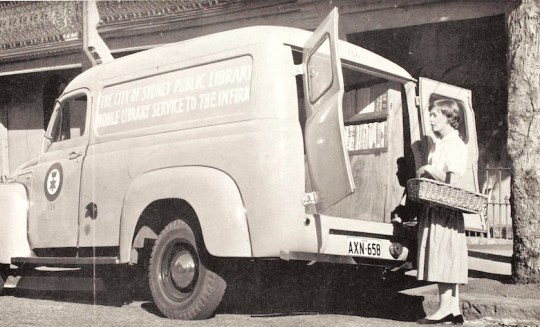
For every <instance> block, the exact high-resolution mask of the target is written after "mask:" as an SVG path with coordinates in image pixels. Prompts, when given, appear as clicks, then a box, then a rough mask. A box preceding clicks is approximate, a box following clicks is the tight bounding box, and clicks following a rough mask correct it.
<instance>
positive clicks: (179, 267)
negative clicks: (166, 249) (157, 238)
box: [171, 250, 195, 289]
mask: <svg viewBox="0 0 540 327" xmlns="http://www.w3.org/2000/svg"><path fill="white" fill-rule="evenodd" d="M171 277H172V280H173V281H174V284H175V285H176V286H177V287H178V288H181V289H184V288H186V287H188V286H189V285H191V283H192V282H193V278H194V277H195V260H194V259H193V256H192V255H191V253H190V252H189V251H187V250H182V251H179V252H178V253H176V255H175V256H174V257H173V259H172V261H171Z"/></svg>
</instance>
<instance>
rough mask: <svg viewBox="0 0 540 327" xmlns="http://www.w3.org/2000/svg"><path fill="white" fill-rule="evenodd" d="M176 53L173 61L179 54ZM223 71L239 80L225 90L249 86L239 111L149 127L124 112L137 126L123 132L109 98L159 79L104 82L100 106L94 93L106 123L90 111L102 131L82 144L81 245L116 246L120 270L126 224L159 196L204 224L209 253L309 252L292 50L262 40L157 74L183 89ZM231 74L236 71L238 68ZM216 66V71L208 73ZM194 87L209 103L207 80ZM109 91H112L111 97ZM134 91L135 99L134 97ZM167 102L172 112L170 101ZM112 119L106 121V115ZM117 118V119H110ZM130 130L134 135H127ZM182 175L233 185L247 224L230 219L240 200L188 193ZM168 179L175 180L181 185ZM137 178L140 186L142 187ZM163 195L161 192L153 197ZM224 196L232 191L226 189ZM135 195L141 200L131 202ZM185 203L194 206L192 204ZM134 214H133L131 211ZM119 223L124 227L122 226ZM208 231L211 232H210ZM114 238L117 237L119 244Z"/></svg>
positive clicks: (312, 232) (209, 111) (312, 237)
mask: <svg viewBox="0 0 540 327" xmlns="http://www.w3.org/2000/svg"><path fill="white" fill-rule="evenodd" d="M178 51H179V53H178V56H179V57H180V56H181V55H182V53H181V52H182V49H178ZM184 55H185V54H184ZM246 56H247V57H246ZM249 58H252V59H251V60H252V61H251V62H252V69H251V76H250V80H249V81H246V78H245V76H246V75H244V73H247V72H249V70H243V68H242V67H245V66H246V64H249V62H250V61H249V60H247V61H246V59H249ZM229 60H230V61H229ZM205 63H208V65H209V66H210V68H212V69H209V68H207V67H205V68H201V70H198V69H196V67H198V66H197V65H200V66H201V67H202V66H204V65H206V64H205ZM216 63H219V64H216ZM227 63H230V68H231V69H232V72H233V73H235V72H237V71H238V72H239V73H240V75H231V76H241V78H240V79H238V78H232V79H230V80H228V81H229V82H227V83H229V85H230V88H229V89H230V90H236V89H237V88H238V87H242V88H244V89H245V88H246V85H248V84H246V83H249V86H250V87H249V94H247V95H246V93H245V92H244V93H243V95H244V97H243V98H242V101H241V103H239V104H240V106H239V107H238V108H237V107H230V110H226V108H225V107H220V106H219V105H218V106H217V107H215V108H213V107H212V105H210V107H208V108H205V109H204V110H203V111H200V112H197V113H196V114H195V113H190V115H191V114H192V115H191V116H189V115H183V112H181V111H178V112H175V111H170V113H171V117H170V119H169V120H165V121H161V120H155V122H156V124H152V125H150V124H149V121H142V120H139V119H141V118H142V119H145V117H146V116H141V115H139V114H138V111H137V110H135V111H133V112H132V113H134V114H135V116H131V117H132V119H135V120H137V121H135V120H132V121H130V122H129V123H128V124H126V125H124V126H125V127H126V128H125V129H120V125H121V124H123V123H122V117H123V116H122V114H123V112H125V110H128V107H126V108H125V110H124V107H122V106H121V105H120V106H119V107H118V109H114V108H113V107H109V105H110V106H113V104H114V103H115V102H114V101H116V100H115V99H116V98H115V97H116V96H117V95H116V94H118V96H119V98H118V99H125V98H123V96H125V95H126V94H127V93H125V91H127V90H139V89H140V92H142V93H140V94H144V90H145V87H146V86H145V84H144V83H143V82H142V81H144V80H145V78H146V77H145V76H151V77H152V78H151V79H148V81H150V82H152V83H151V84H149V85H160V84H159V82H160V80H159V79H158V78H157V76H159V75H156V72H157V71H158V70H157V68H156V69H155V70H152V71H151V72H139V73H137V74H136V75H137V76H135V75H133V76H128V77H129V78H128V77H126V80H120V77H119V78H118V79H115V80H114V81H109V82H108V83H112V84H110V85H112V86H111V87H110V88H109V91H107V92H108V93H106V95H104V96H102V97H101V98H100V95H99V94H96V95H95V96H96V98H98V99H101V100H96V101H95V102H96V103H98V104H99V106H104V107H102V109H104V111H101V112H102V113H103V114H104V115H102V116H98V114H97V113H99V112H100V111H99V110H100V109H99V108H95V111H94V118H93V120H92V121H93V123H94V125H93V126H94V127H93V128H94V129H95V128H96V126H100V127H99V129H100V131H101V132H100V133H99V134H95V135H94V137H93V138H92V140H91V142H90V146H89V150H88V156H87V160H88V162H87V163H85V167H86V168H88V171H86V172H84V177H83V184H85V185H86V186H84V185H83V191H82V194H81V206H82V207H83V210H84V206H85V205H87V204H88V203H90V202H93V203H95V204H96V205H97V208H98V214H97V218H96V219H93V220H92V219H85V223H83V224H81V225H80V226H81V229H80V233H79V236H80V239H79V240H80V242H79V245H80V246H82V247H84V246H91V245H93V246H98V247H111V246H113V247H114V246H119V245H120V246H121V251H122V254H121V257H122V261H123V262H126V260H129V250H128V249H129V248H131V244H130V245H129V247H128V245H127V244H128V243H129V242H131V241H132V239H131V238H132V237H133V235H132V234H133V229H134V227H131V226H135V224H136V219H138V218H139V217H138V215H139V214H140V212H141V211H142V210H143V209H144V206H145V205H147V204H148V203H150V201H154V200H158V196H164V197H165V198H170V197H175V198H181V197H180V196H179V195H181V196H183V197H184V200H186V201H187V202H188V203H189V204H190V205H191V206H192V207H193V208H194V210H195V211H196V213H197V214H199V213H201V215H202V217H199V219H200V220H201V226H202V229H203V233H204V234H205V235H204V241H205V243H206V245H207V247H209V248H208V250H209V251H210V253H212V254H215V255H218V256H221V255H227V256H229V255H231V256H253V257H278V256H279V254H280V251H281V250H297V251H306V252H316V251H317V249H318V241H317V232H316V226H315V224H314V223H311V224H305V208H304V206H303V204H302V198H303V195H304V192H305V188H304V187H305V170H304V150H303V137H302V130H301V127H300V122H299V116H298V115H299V114H298V99H297V91H296V77H295V74H294V69H293V58H292V53H291V49H290V47H288V46H285V45H283V44H282V43H279V42H273V41H270V42H265V43H262V44H257V45H253V46H250V47H246V48H239V49H235V50H230V51H227V52H226V53H223V52H219V53H215V54H212V55H209V56H207V57H204V58H200V57H198V58H193V59H190V60H186V59H184V60H183V61H182V62H181V64H182V65H183V66H180V62H179V63H178V64H175V65H173V66H171V67H164V66H160V67H158V68H159V71H163V72H173V71H174V72H178V73H174V74H175V75H174V76H175V78H176V79H175V80H174V83H176V81H177V80H180V81H183V79H184V78H188V77H190V76H191V77H193V76H195V80H197V76H199V75H200V76H205V77H203V79H205V78H206V77H210V76H216V75H215V74H216V73H217V72H223V71H228V69H229V68H227V67H228V66H227ZM182 67H186V69H187V70H186V73H183V72H181V70H182V69H183V68H182ZM216 67H217V68H216ZM238 67H239V68H240V70H237V68H238ZM214 68H216V69H217V71H214V70H213V69H214ZM199 73H200V74H199ZM166 74H168V73H166ZM220 74H221V73H220ZM171 76H172V75H171ZM167 78H169V77H167ZM135 81H136V84H134V87H133V88H130V87H129V86H127V85H126V86H123V83H126V84H129V83H132V82H133V83H135ZM156 83H158V84H156ZM99 85H101V84H100V83H98V85H97V87H99ZM163 85H166V84H163ZM170 85H174V84H170ZM182 85H183V84H182ZM196 85H199V84H196ZM199 86H201V88H199V87H197V91H196V92H199V93H197V94H198V96H197V97H198V98H199V99H203V98H206V95H204V94H210V95H211V93H208V92H213V91H212V90H213V88H212V87H211V86H210V84H206V82H202V84H200V85H199ZM113 87H114V88H116V89H113ZM220 87H221V89H220V90H221V91H220V92H225V91H226V90H228V89H227V88H225V85H221V84H220ZM204 88H207V89H206V90H204ZM114 90H118V92H113V91H114ZM167 90H172V89H169V88H167V87H164V88H163V95H159V96H158V93H155V97H154V98H152V101H155V102H148V103H147V104H146V105H148V104H150V105H151V106H153V105H154V103H157V104H159V105H161V104H163V103H164V102H163V101H165V100H166V101H168V100H167V99H172V98H170V95H169V94H170V93H169V92H168V91H167ZM134 92H135V93H134V94H137V92H138V91H134ZM189 92H191V91H189ZM189 92H188V93H189ZM98 93H99V92H98ZM188 93H184V95H187V94H188ZM130 94H131V93H130ZM212 94H213V93H212ZM184 95H183V96H184ZM111 96H112V98H111ZM245 96H248V97H247V98H246V97H245ZM103 101H105V102H103ZM108 101H112V102H110V103H109V102H108ZM118 101H120V102H119V103H121V102H122V100H118ZM101 103H103V105H101ZM105 103H106V104H105ZM217 103H220V102H219V101H218V102H217ZM170 104H171V105H173V106H176V107H175V108H177V109H178V108H180V107H178V105H179V103H178V102H171V103H170ZM105 107H106V108H105ZM129 108H131V107H129ZM151 108H152V107H151ZM171 108H172V107H171ZM214 109H216V110H214ZM130 110H131V109H130ZM150 110H152V109H150ZM113 112H114V113H115V114H114V115H113V114H111V113H113ZM117 113H118V114H117ZM141 113H142V111H141ZM175 115H178V116H175ZM117 117H119V119H120V120H116V118H117ZM149 117H150V116H149ZM182 117H184V118H186V119H183V118H182ZM98 121H99V123H98ZM98 124H99V125H98ZM130 126H131V127H133V128H129V127H130ZM176 167H178V170H176ZM181 167H208V169H214V170H215V171H220V172H222V173H223V174H224V175H225V176H229V177H230V179H231V180H232V181H233V182H234V184H235V185H236V188H237V190H236V192H238V191H239V195H238V196H239V197H241V200H242V201H241V203H242V204H243V208H245V210H246V215H247V224H246V225H243V223H240V222H239V221H240V218H239V216H238V215H239V213H238V212H237V211H238V210H240V209H238V208H239V207H240V205H237V204H234V203H235V201H237V200H238V199H236V200H234V201H233V199H231V198H230V196H231V195H230V194H228V193H230V192H229V191H227V192H225V191H223V190H219V189H216V190H214V189H212V187H210V186H211V185H212V184H208V185H206V184H204V183H203V184H202V185H201V186H200V187H202V188H201V189H199V190H198V191H197V192H198V193H196V194H195V195H192V194H191V193H190V189H192V188H193V187H192V186H191V185H192V184H195V182H196V180H195V179H194V178H193V177H191V176H186V178H188V181H189V183H187V184H186V183H185V182H184V181H183V180H182V178H183V177H184V176H185V174H184V173H183V172H182V170H181V169H180V168H181ZM168 169H172V170H168ZM161 170H163V171H168V172H169V173H167V174H165V173H164V174H163V175H161V174H158V175H156V178H159V180H160V183H156V182H154V181H148V182H144V181H147V179H148V177H142V176H145V175H146V174H153V173H152V172H154V171H161ZM171 172H174V173H176V172H178V173H180V177H178V176H175V175H174V174H172V173H171ZM148 176H154V175H148ZM204 176H206V175H204V174H203V175H201V178H203V177H204ZM139 177H142V178H143V179H141V181H140V182H139ZM165 177H166V178H165ZM207 181H208V179H207V177H204V178H203V182H207ZM131 183H136V185H137V186H136V187H135V188H133V186H130V185H131ZM139 183H142V184H144V185H146V187H142V185H139ZM145 183H147V184H145ZM148 183H149V184H148ZM225 184H226V183H225ZM204 187H207V189H205V188H204ZM223 187H225V186H223ZM139 188H140V191H141V192H142V193H140V194H139V193H138V192H136V190H139ZM161 188H163V189H164V191H163V192H164V193H162V191H160V189H161ZM225 188H227V189H228V190H230V189H232V186H227V187H225ZM166 190H168V191H166ZM127 192H130V193H129V194H128V195H126V194H127ZM205 192H210V193H211V194H212V196H215V197H217V196H218V195H219V196H221V197H222V198H219V199H214V200H213V201H214V202H216V203H223V204H224V203H233V204H234V205H233V206H232V207H228V206H224V207H218V206H216V205H214V203H213V202H212V201H208V200H205V199H204V198H202V195H201V194H204V193H205ZM144 193H148V194H144ZM173 195H176V196H173ZM190 196H192V198H191V197H190ZM138 197H142V198H141V199H140V200H134V199H135V198H138ZM119 198H122V199H124V198H125V200H126V201H128V202H127V203H124V204H122V200H119ZM191 199H193V201H195V203H191V202H190V200H191ZM238 201H239V200H238ZM132 206H134V208H131V207H132ZM223 210H224V211H225V213H226V214H227V215H231V217H233V218H227V217H224V213H223V212H221V211H223ZM120 216H122V219H123V220H122V225H121V226H120V221H119V217H120ZM228 219H232V225H231V226H225V227H224V226H223V225H224V222H226V221H228ZM211 225H217V226H218V227H219V228H218V229H217V230H216V229H214V228H215V227H214V226H211ZM127 226H129V227H127ZM246 226H247V227H246ZM246 228H248V229H249V233H247V231H246ZM206 231H208V235H210V236H208V235H207V233H206ZM218 231H219V233H218V234H220V233H222V232H224V235H227V237H226V238H223V237H221V236H219V235H216V232H218ZM115 234H116V236H115ZM120 234H121V235H122V236H121V239H119V236H118V235H120ZM92 235H95V236H96V237H92ZM248 235H249V236H248ZM97 236H99V237H97ZM225 239H227V242H225ZM128 241H129V242H128ZM245 242H248V243H249V242H250V243H251V246H247V245H246V243H245ZM225 243H226V244H225ZM234 243H239V244H234Z"/></svg>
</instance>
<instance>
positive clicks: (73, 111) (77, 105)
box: [48, 95, 87, 142]
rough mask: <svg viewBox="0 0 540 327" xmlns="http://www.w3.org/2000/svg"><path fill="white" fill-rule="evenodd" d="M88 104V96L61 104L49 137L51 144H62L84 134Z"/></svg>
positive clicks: (71, 99)
mask: <svg viewBox="0 0 540 327" xmlns="http://www.w3.org/2000/svg"><path fill="white" fill-rule="evenodd" d="M86 102H87V101H86V95H82V96H78V97H76V98H70V99H67V100H66V101H63V102H62V103H60V104H59V106H58V107H57V109H56V110H57V112H56V115H55V119H54V123H53V126H52V128H51V130H50V133H49V135H48V137H49V139H50V140H51V142H61V141H65V140H69V139H72V138H76V137H79V136H81V135H83V134H84V129H85V123H86Z"/></svg>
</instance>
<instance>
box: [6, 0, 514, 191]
mask: <svg viewBox="0 0 540 327" xmlns="http://www.w3.org/2000/svg"><path fill="white" fill-rule="evenodd" d="M97 6H98V11H99V15H100V19H101V22H100V24H99V26H98V31H99V33H100V35H101V36H102V38H103V39H104V40H105V42H106V44H107V45H108V46H109V48H110V49H111V52H112V53H113V55H114V56H115V57H121V56H124V55H126V54H130V53H133V52H137V51H141V50H144V49H148V48H151V47H155V46H158V45H162V44H167V43H171V42H177V41H181V40H186V39H190V38H193V37H197V36H202V35H206V34H210V33H215V32H219V31H223V30H228V29H234V28H239V27H244V26H251V25H283V26H291V27H298V28H302V29H307V30H313V29H314V28H315V27H316V26H317V25H318V24H319V23H320V22H321V21H322V19H323V18H324V17H325V16H326V14H327V13H328V12H329V11H330V9H331V8H332V7H333V6H337V7H338V8H339V11H340V37H341V38H343V39H347V40H348V41H349V42H351V43H354V44H357V45H359V46H362V47H364V48H367V49H369V50H372V51H374V52H376V53H378V54H381V55H383V56H385V57H387V58H389V59H390V60H393V61H394V62H396V63H397V64H399V65H401V66H403V67H405V68H406V69H407V70H408V71H409V72H410V73H411V74H412V75H413V76H414V77H420V76H423V77H429V78H433V79H436V80H441V81H443V82H448V83H450V84H454V85H458V86H462V87H465V88H469V89H471V90H472V91H473V107H474V108H475V112H476V120H477V127H478V139H479V143H480V144H479V146H480V153H481V155H480V166H479V169H480V171H481V172H482V169H483V168H485V166H486V165H487V163H491V162H497V163H501V162H504V161H505V160H506V159H505V158H506V154H505V153H506V152H505V148H504V144H505V142H506V132H505V131H506V123H505V121H506V116H507V104H506V98H507V95H506V94H507V87H506V79H507V77H506V64H505V60H506V59H505V56H506V48H507V40H506V31H505V20H504V13H505V6H506V2H505V1H499V0H490V1H487V0H486V1H483V0H479V1H456V0H409V1H398V0H395V1H388V0H364V1H352V0H336V1H331V2H329V1H320V0H273V1H264V0H176V1H98V2H97ZM0 30H1V31H2V33H0V86H1V87H0V176H7V175H9V174H10V172H12V171H13V170H14V169H15V168H16V167H17V166H19V165H20V164H22V163H24V162H25V161H27V160H29V159H31V158H32V157H35V156H36V155H38V154H39V152H40V148H41V141H42V137H43V133H44V129H45V127H46V124H47V123H48V119H49V118H50V114H51V111H52V108H53V106H54V101H55V99H56V97H57V96H58V95H59V94H60V93H61V91H62V89H63V87H64V86H65V85H66V84H67V83H68V82H69V81H70V80H71V79H73V78H74V77H75V76H76V75H77V74H79V73H80V72H81V71H82V69H83V66H84V56H83V53H82V2H77V1H51V2H43V1H39V2H27V1H8V2H2V3H0ZM261 37H265V36H264V35H261ZM493 117H496V118H495V119H494V118H493ZM479 179H480V184H482V182H483V174H482V173H481V174H480V178H479Z"/></svg>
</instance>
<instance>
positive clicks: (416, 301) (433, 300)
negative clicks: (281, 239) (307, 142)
mask: <svg viewBox="0 0 540 327" xmlns="http://www.w3.org/2000/svg"><path fill="white" fill-rule="evenodd" d="M469 241H470V243H469V282H468V284H467V285H462V286H460V299H461V303H462V310H463V315H464V317H465V320H466V325H468V326H540V285H539V284H532V285H517V284H512V282H511V258H512V241H511V240H495V239H490V240H487V241H486V240H485V239H483V240H479V241H478V242H475V241H474V238H469ZM345 266H346V267H343V266H341V267H336V266H335V265H322V266H320V267H319V268H317V269H316V265H315V266H306V265H305V263H296V264H295V263H293V262H290V263H285V262H279V261H278V262H262V263H258V264H256V263H254V267H251V268H243V269H241V270H238V271H235V273H234V275H233V276H235V281H234V280H233V281H232V283H230V284H228V287H227V288H228V291H230V292H228V294H229V295H227V296H229V298H225V299H224V305H222V307H221V311H220V312H221V313H242V314H251V315H252V314H259V313H260V314H275V313H276V312H280V313H281V312H307V311H309V312H311V311H313V312H318V313H321V314H322V313H333V314H343V315H360V316H364V317H378V318H384V319H392V320H396V321H410V322H413V321H415V320H416V319H418V318H421V317H423V316H424V315H425V314H427V315H429V314H431V313H433V312H434V311H435V310H436V309H437V307H438V302H439V300H438V295H437V285H436V284H427V283H425V282H418V281H417V280H416V278H415V275H416V271H415V270H411V271H409V272H407V273H406V276H405V277H406V278H405V279H403V278H400V279H398V280H392V279H389V281H390V282H389V283H387V284H384V285H379V284H377V282H376V281H375V280H376V278H366V276H367V275H366V274H368V273H369V272H367V271H365V270H362V269H357V268H358V267H355V266H351V267H349V266H347V265H345ZM313 269H315V270H313ZM278 271H279V272H280V273H279V274H277V273H276V272H278ZM69 273H70V272H65V274H66V276H67V275H68V274H69ZM112 275H115V274H112ZM398 275H399V274H398ZM70 276H71V275H70ZM401 276H403V275H401ZM398 278H399V277H398ZM102 283H103V280H102V279H100V278H97V279H96V278H85V276H82V275H74V276H72V277H69V278H58V277H56V276H54V275H53V276H50V275H48V272H46V271H42V272H40V273H39V274H38V275H37V276H33V277H30V278H25V277H22V278H21V277H16V278H15V277H10V278H9V279H8V281H7V283H6V288H12V289H20V290H31V291H32V292H33V291H47V290H51V289H53V290H63V291H66V293H65V294H67V295H65V294H64V295H65V296H64V297H67V298H70V297H71V296H72V295H71V292H69V291H75V290H77V291H92V290H93V289H94V288H97V289H98V290H107V289H108V288H107V287H106V286H105V285H101V284H102ZM315 285H317V286H315ZM115 292H118V291H114V290H113V291H111V292H110V293H105V294H104V295H102V296H99V297H100V298H102V297H105V298H106V297H108V296H111V294H115ZM30 294H31V295H32V294H34V293H30ZM62 294H63V293H60V294H58V293H57V294H56V295H55V296H56V297H59V298H62ZM34 296H35V295H34ZM76 301H78V300H76Z"/></svg>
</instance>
